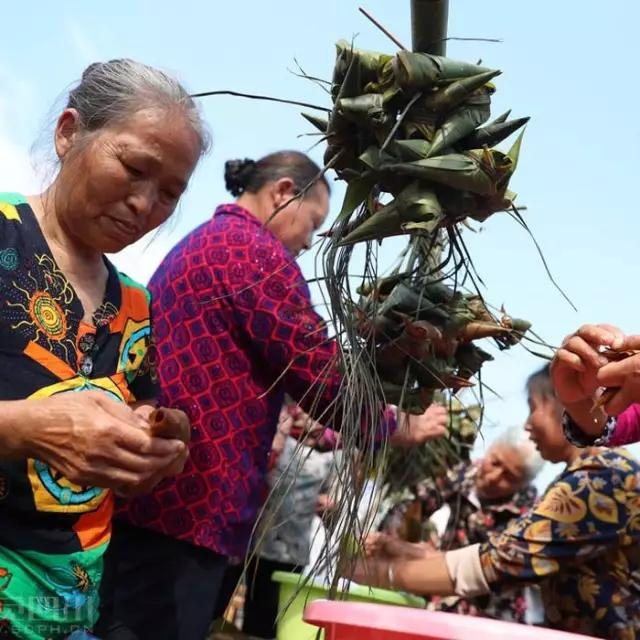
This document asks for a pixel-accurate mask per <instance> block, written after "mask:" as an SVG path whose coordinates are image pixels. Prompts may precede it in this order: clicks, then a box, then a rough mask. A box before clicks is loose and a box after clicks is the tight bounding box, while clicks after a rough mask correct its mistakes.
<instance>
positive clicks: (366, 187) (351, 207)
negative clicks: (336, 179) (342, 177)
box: [337, 178, 373, 221]
mask: <svg viewBox="0 0 640 640" xmlns="http://www.w3.org/2000/svg"><path fill="white" fill-rule="evenodd" d="M372 186H373V183H372V181H371V180H369V179H366V178H356V179H355V180H352V181H351V182H350V183H349V184H348V185H347V191H346V193H345V194H344V200H343V202H342V209H341V210H340V213H339V214H338V218H337V219H338V221H340V220H344V219H345V218H348V217H349V216H350V215H351V214H352V213H353V212H354V211H355V210H356V209H357V208H358V207H359V206H360V205H361V204H362V203H363V202H364V201H365V200H366V199H367V196H368V195H369V193H371V188H372Z"/></svg>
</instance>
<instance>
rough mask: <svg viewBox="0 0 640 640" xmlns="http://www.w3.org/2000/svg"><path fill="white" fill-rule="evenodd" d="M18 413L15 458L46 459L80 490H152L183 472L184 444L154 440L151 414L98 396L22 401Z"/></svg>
mask: <svg viewBox="0 0 640 640" xmlns="http://www.w3.org/2000/svg"><path fill="white" fill-rule="evenodd" d="M9 404H17V403H7V405H9ZM18 410H19V412H20V413H19V415H20V416H21V419H20V420H17V419H16V420H15V423H16V426H17V427H18V428H19V429H20V435H19V442H18V444H17V446H16V450H15V453H16V454H18V455H21V456H24V457H34V458H37V459H39V460H42V461H43V462H46V463H47V464H50V465H51V466H52V467H53V468H54V469H56V470H57V471H59V472H60V473H62V474H63V475H64V476H65V477H66V478H67V479H69V480H70V481H71V482H74V483H76V484H79V485H92V486H98V487H104V488H109V489H115V490H117V491H118V492H119V493H128V492H132V491H141V490H148V489H149V488H150V484H151V483H153V484H155V483H156V482H158V481H159V480H160V479H161V478H163V477H165V476H166V475H167V474H168V470H173V469H178V467H179V468H180V469H181V468H182V465H183V464H184V461H185V460H186V456H187V455H188V452H187V446H186V444H185V443H184V442H182V441H180V440H177V439H166V438H158V437H154V436H152V434H151V432H150V429H149V423H148V421H147V419H146V418H145V416H144V412H145V411H146V410H141V412H142V413H140V411H134V410H133V409H131V408H130V407H128V406H127V405H125V404H122V403H120V402H117V401H115V400H112V399H111V398H109V397H108V396H107V395H106V394H104V393H102V392H99V391H86V392H81V393H67V394H64V395H57V396H52V397H50V398H45V399H42V400H25V401H20V408H19V409H18ZM21 424H24V428H20V427H21ZM151 486H152V485H151Z"/></svg>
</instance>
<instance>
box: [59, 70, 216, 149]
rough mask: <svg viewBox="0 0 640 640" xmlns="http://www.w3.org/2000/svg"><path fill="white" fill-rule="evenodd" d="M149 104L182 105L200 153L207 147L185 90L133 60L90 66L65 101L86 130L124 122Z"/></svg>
mask: <svg viewBox="0 0 640 640" xmlns="http://www.w3.org/2000/svg"><path fill="white" fill-rule="evenodd" d="M148 107H161V108H174V107H179V108H181V109H182V110H183V112H184V114H185V116H186V118H187V119H188V121H189V123H190V124H191V127H192V128H193V131H194V132H195V133H196V135H197V136H198V139H199V140H200V151H201V154H204V153H206V151H207V150H208V149H209V146H210V144H211V138H210V134H209V132H208V130H207V127H206V125H205V123H204V121H203V120H202V117H201V115H200V111H199V110H198V107H197V106H196V104H195V102H194V101H193V99H192V98H191V96H190V95H189V94H188V92H187V91H186V89H185V88H184V87H183V86H182V85H181V84H180V83H179V82H178V81H177V80H176V79H175V78H173V77H171V76H170V75H168V74H166V73H165V72H164V71H160V70H159V69H156V68H154V67H150V66H148V65H146V64H142V63H140V62H136V61H135V60H130V59H128V58H122V59H118V60H110V61H109V62H96V63H94V64H91V65H89V66H88V67H87V68H86V69H85V71H84V73H83V74H82V78H81V79H80V82H79V83H78V85H77V86H76V87H74V88H73V89H72V90H71V91H70V92H69V99H68V102H67V108H73V109H75V110H76V111H77V112H78V116H79V119H80V126H81V127H82V128H83V129H84V130H85V131H87V132H94V131H98V130H100V129H103V128H104V127H108V126H110V125H113V124H119V123H122V122H125V121H126V120H127V118H128V117H129V116H131V115H132V114H133V113H135V112H137V111H140V110H141V109H145V108H148Z"/></svg>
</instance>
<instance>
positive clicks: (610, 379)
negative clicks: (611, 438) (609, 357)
mask: <svg viewBox="0 0 640 640" xmlns="http://www.w3.org/2000/svg"><path fill="white" fill-rule="evenodd" d="M620 350H621V351H637V350H640V336H627V337H626V338H625V339H624V342H623V343H622V345H621V347H620ZM597 380H598V384H599V385H600V386H601V387H606V388H607V389H616V388H617V389H618V391H617V392H616V393H613V394H612V395H611V396H610V398H609V400H608V402H606V404H605V405H604V410H605V411H606V413H607V414H608V415H610V416H617V415H618V414H620V413H622V412H623V411H624V410H625V409H627V408H628V407H629V406H630V405H632V404H635V403H638V402H640V353H638V354H635V355H631V356H629V357H627V358H624V359H623V360H620V361H618V362H610V363H608V364H606V365H604V366H603V367H601V368H600V369H599V370H598V375H597Z"/></svg>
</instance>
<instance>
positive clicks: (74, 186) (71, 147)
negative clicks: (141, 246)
mask: <svg viewBox="0 0 640 640" xmlns="http://www.w3.org/2000/svg"><path fill="white" fill-rule="evenodd" d="M56 150H57V152H58V156H59V158H60V161H61V163H62V168H61V170H60V174H59V176H58V178H57V181H56V190H55V195H56V202H55V204H56V211H57V214H58V217H59V221H60V224H61V226H62V227H63V229H64V231H65V232H66V233H67V235H69V236H70V237H72V238H73V239H74V240H75V241H76V242H77V243H78V244H80V245H82V246H85V247H88V248H90V249H91V250H94V251H98V252H100V253H116V252H118V251H120V250H121V249H123V248H124V247H126V246H127V245H130V244H132V243H133V242H135V241H136V240H139V239H140V238H142V236H144V235H145V234H146V233H148V232H149V231H151V230H152V229H155V228H156V227H158V226H159V225H161V224H162V223H163V222H165V220H167V218H169V216H170V215H171V214H172V213H173V211H174V209H175V207H176V205H177V203H178V200H179V199H180V196H181V195H182V193H183V191H184V190H185V188H186V186H187V183H188V181H189V178H190V176H191V173H192V172H193V169H194V168H195V165H196V163H197V161H198V158H199V155H200V141H199V139H198V136H197V134H196V133H195V132H194V131H193V129H192V127H191V126H190V124H189V123H188V121H187V119H186V118H185V116H184V114H183V113H182V112H181V111H179V110H177V109H175V110H162V109H157V108H151V109H143V110H141V111H138V112H136V113H134V114H133V115H132V116H131V117H130V118H128V120H127V122H126V123H123V124H120V125H116V126H112V127H108V128H105V129H104V130H100V131H98V132H96V133H95V134H91V137H90V138H89V139H88V140H86V141H85V140H82V138H81V135H80V134H79V133H78V131H77V114H76V113H75V112H74V110H72V109H67V110H66V111H65V112H64V113H63V115H62V116H61V117H60V119H59V121H58V126H57V128H56Z"/></svg>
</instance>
